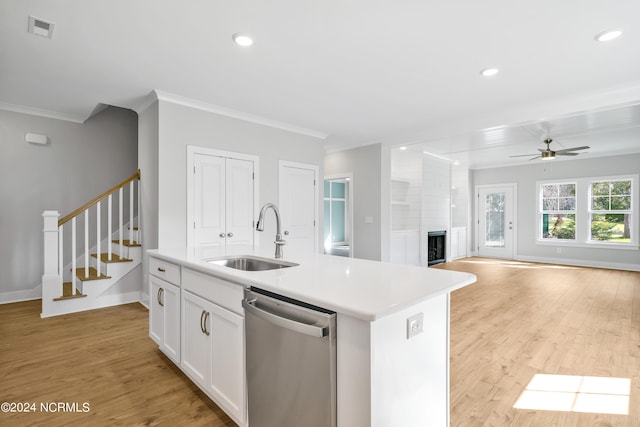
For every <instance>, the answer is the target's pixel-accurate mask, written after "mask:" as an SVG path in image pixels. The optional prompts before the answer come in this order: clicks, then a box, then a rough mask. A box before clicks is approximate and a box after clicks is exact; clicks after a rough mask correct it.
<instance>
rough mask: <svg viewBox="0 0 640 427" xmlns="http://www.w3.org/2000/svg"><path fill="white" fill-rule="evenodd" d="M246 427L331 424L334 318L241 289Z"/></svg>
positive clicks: (333, 408)
mask: <svg viewBox="0 0 640 427" xmlns="http://www.w3.org/2000/svg"><path fill="white" fill-rule="evenodd" d="M242 305H243V306H244V309H245V331H246V332H245V334H246V350H247V356H246V364H247V383H248V401H249V426H250V427H287V426H291V427H294V426H295V427H335V426H336V314H335V313H334V312H332V311H329V310H325V309H323V308H320V307H315V306H312V305H309V304H306V303H304V302H301V301H296V300H292V299H289V298H286V297H283V296H281V295H277V294H273V293H271V292H268V291H265V290H263V289H257V288H254V287H252V288H250V289H247V290H245V299H244V301H243V302H242Z"/></svg>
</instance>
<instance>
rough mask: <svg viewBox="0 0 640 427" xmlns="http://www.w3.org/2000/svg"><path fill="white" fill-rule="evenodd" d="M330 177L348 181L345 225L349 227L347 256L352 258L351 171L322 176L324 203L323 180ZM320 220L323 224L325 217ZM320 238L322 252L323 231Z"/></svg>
mask: <svg viewBox="0 0 640 427" xmlns="http://www.w3.org/2000/svg"><path fill="white" fill-rule="evenodd" d="M331 179H344V180H346V181H347V182H348V185H347V191H348V194H349V200H348V202H347V206H348V210H349V216H348V218H347V226H348V227H349V258H353V241H354V240H355V239H354V238H353V172H345V173H334V174H331V175H325V176H324V177H323V178H322V201H323V204H324V182H325V181H326V180H331ZM323 212H324V211H323ZM322 220H323V225H324V221H326V220H327V219H326V218H324V217H323V218H322ZM323 230H324V227H323ZM320 240H321V241H322V253H324V232H323V233H322V239H320Z"/></svg>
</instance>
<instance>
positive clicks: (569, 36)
mask: <svg viewBox="0 0 640 427" xmlns="http://www.w3.org/2000/svg"><path fill="white" fill-rule="evenodd" d="M29 15H33V16H35V17H37V18H40V19H43V20H45V21H50V22H53V23H54V24H55V28H54V34H53V38H52V39H47V38H44V37H38V36H35V35H32V34H29V33H27V22H28V17H29ZM639 16H640V2H638V1H637V0H619V1H615V2H605V1H602V0H564V1H557V0H538V1H535V2H516V1H513V0H487V1H483V2H478V1H473V0H467V1H462V0H457V1H455V0H452V1H446V2H443V1H439V2H435V1H428V0H405V1H397V0H396V1H393V0H374V1H372V0H322V1H310V0H306V1H305V0H270V1H257V0H234V1H225V0H189V1H183V2H177V1H169V0H108V1H107V0H92V1H86V0H2V1H1V2H0V108H5V109H9V110H14V111H24V112H31V113H37V114H40V115H45V116H51V117H58V118H65V119H69V120H75V121H83V120H85V119H86V118H87V117H89V116H90V115H91V114H92V112H93V111H94V110H95V109H96V108H97V107H98V106H99V105H100V104H107V105H116V106H120V107H125V108H133V109H136V108H137V107H138V106H139V105H140V104H141V102H142V101H143V100H144V99H145V97H146V96H147V95H148V94H149V93H150V92H151V91H152V90H154V89H155V90H158V91H162V92H164V93H170V94H175V95H178V96H180V97H186V98H190V99H194V100H197V101H200V102H204V103H208V104H211V105H214V106H220V107H223V108H225V109H231V110H236V111H239V112H243V113H246V114H248V115H253V116H257V117H262V118H265V119H269V120H272V121H276V122H281V123H287V124H290V125H292V127H295V128H297V129H303V130H302V132H306V131H305V130H304V129H306V130H308V133H310V134H314V135H323V136H324V135H326V138H325V139H324V144H325V147H326V149H327V150H331V149H337V148H341V147H348V146H355V145H363V144H366V143H375V142H382V143H385V144H389V145H396V146H397V145H403V144H410V143H413V144H421V145H424V147H425V148H424V149H425V150H428V151H430V152H433V153H435V154H439V155H443V156H447V157H449V158H452V160H453V159H454V157H455V158H456V159H459V160H461V161H467V162H468V163H469V164H470V166H471V167H486V166H488V165H490V164H492V165H494V164H498V163H501V162H498V160H499V159H506V160H505V162H507V164H509V162H511V161H512V160H513V159H509V158H508V156H509V155H511V154H525V153H528V152H531V153H534V152H535V151H536V149H537V148H538V147H540V148H542V144H541V143H540V140H541V138H542V137H543V134H544V136H546V130H545V131H540V129H541V128H542V129H546V128H547V127H549V128H550V131H549V133H550V135H551V137H553V138H554V139H556V140H557V141H558V143H559V144H562V145H563V146H565V147H572V146H574V145H590V146H592V150H590V152H589V153H587V154H585V155H593V156H596V155H603V154H600V153H611V152H612V150H613V151H617V152H630V151H634V150H635V152H638V151H640V137H639V135H640V127H639V125H640V115H639V113H638V107H637V106H636V104H640V55H639V54H638V46H640V19H638V17H639ZM611 28H622V29H623V30H624V34H623V35H622V37H620V38H619V39H617V40H615V41H612V42H610V43H607V44H604V43H601V42H596V41H595V40H594V39H593V37H594V35H595V34H597V33H599V32H601V31H603V30H607V29H611ZM239 31H241V32H248V33H251V34H252V35H253V36H254V37H255V43H254V45H253V46H251V47H250V48H240V47H238V46H236V45H235V44H234V43H233V42H232V40H231V35H232V34H233V33H235V32H239ZM494 66H495V67H498V68H500V73H499V74H498V75H497V76H495V77H493V78H490V79H487V78H484V77H482V76H480V74H479V72H480V70H481V69H483V68H487V67H494ZM621 106H622V107H623V108H620V107H621ZM609 110H611V111H609ZM618 122H620V123H618ZM594 123H596V124H595V125H594ZM483 129H484V130H483ZM487 129H489V130H487ZM487 138H490V139H492V141H491V142H493V144H488V141H487ZM603 141H604V142H603ZM487 153H490V154H487ZM484 155H487V158H486V159H484V160H481V159H483V156H484ZM519 161H520V162H522V159H520V160H519Z"/></svg>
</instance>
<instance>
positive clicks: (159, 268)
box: [158, 267, 167, 273]
mask: <svg viewBox="0 0 640 427" xmlns="http://www.w3.org/2000/svg"><path fill="white" fill-rule="evenodd" d="M158 271H159V272H160V273H164V272H165V271H167V270H165V269H164V268H162V267H158Z"/></svg>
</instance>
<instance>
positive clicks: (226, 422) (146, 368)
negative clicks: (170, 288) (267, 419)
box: [0, 300, 236, 427]
mask: <svg viewBox="0 0 640 427" xmlns="http://www.w3.org/2000/svg"><path fill="white" fill-rule="evenodd" d="M40 309H41V303H40V301H39V300H37V301H27V302H20V303H14V304H5V305H0V401H2V402H34V403H36V404H37V405H40V403H41V402H42V403H45V404H47V403H51V402H53V403H55V402H63V403H70V404H73V403H74V402H77V403H78V404H79V407H80V408H82V407H81V405H82V403H84V402H88V403H89V405H90V408H89V409H90V410H89V412H60V411H57V412H54V413H46V412H42V411H40V410H39V408H38V411H36V412H32V413H2V412H0V425H11V426H31V425H33V426H45V425H46V426H47V427H49V426H68V425H78V426H87V425H91V426H112V425H116V426H182V425H188V426H215V427H221V426H235V425H236V424H235V423H234V422H233V421H232V420H231V419H230V418H229V417H227V415H226V414H224V412H222V410H221V409H220V408H218V407H217V406H216V405H215V404H214V403H213V402H212V401H211V400H209V399H208V398H207V397H206V396H205V395H204V394H203V393H202V392H201V391H200V390H199V389H198V388H197V387H196V386H195V385H193V383H192V382H191V381H190V380H189V379H188V378H187V377H186V376H185V375H184V374H182V372H181V371H180V370H179V369H178V368H177V367H175V366H174V365H173V363H172V362H171V361H169V359H168V358H166V357H165V356H164V355H163V354H162V353H161V352H160V351H159V350H158V348H157V345H156V344H155V343H154V342H153V341H152V340H151V339H150V338H149V336H148V328H149V317H148V316H149V315H148V311H147V309H146V308H144V307H143V306H141V305H140V304H137V303H136V304H127V305H122V306H118V307H110V308H105V309H101V310H92V311H87V312H83V313H76V314H71V315H65V316H57V317H52V318H47V319H41V318H40Z"/></svg>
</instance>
